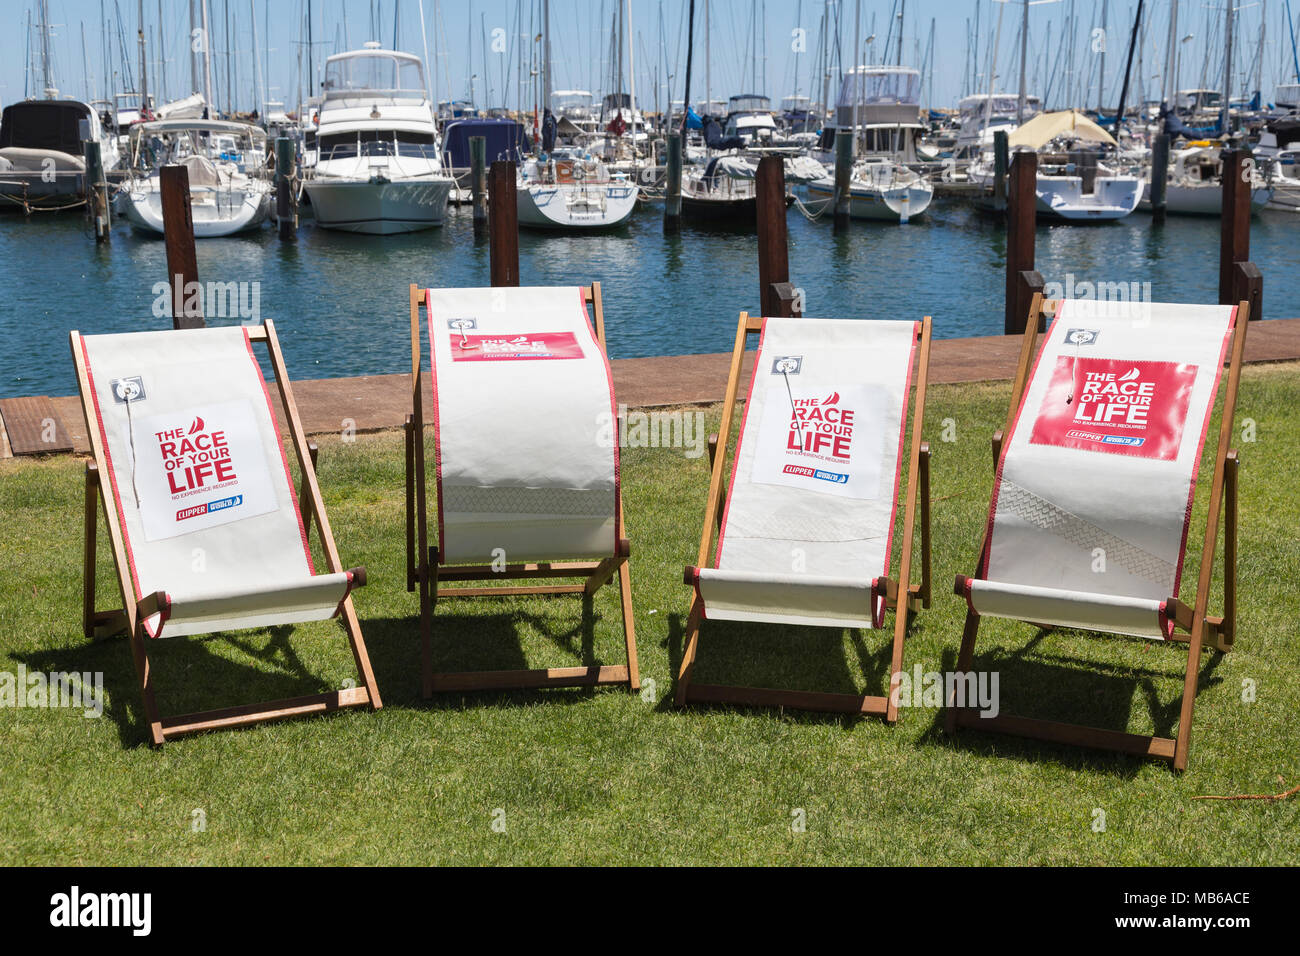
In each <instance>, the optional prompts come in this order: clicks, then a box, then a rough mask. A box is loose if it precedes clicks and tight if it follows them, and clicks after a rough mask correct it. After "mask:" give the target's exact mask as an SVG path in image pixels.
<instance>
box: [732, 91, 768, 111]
mask: <svg viewBox="0 0 1300 956" xmlns="http://www.w3.org/2000/svg"><path fill="white" fill-rule="evenodd" d="M727 111H728V112H730V113H770V112H771V111H772V101H771V100H770V99H768V98H767V97H766V96H764V95H763V94H762V93H740V94H738V95H736V96H733V97H731V99H729V100H727Z"/></svg>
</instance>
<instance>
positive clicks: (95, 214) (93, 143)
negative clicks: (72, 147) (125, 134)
mask: <svg viewBox="0 0 1300 956" xmlns="http://www.w3.org/2000/svg"><path fill="white" fill-rule="evenodd" d="M81 150H82V156H83V157H84V159H85V161H86V209H87V213H88V216H89V218H90V224H91V226H92V227H93V228H94V230H95V241H96V242H108V240H109V238H110V237H111V236H112V234H113V232H112V231H113V212H112V210H111V209H109V206H108V181H107V179H106V178H105V176H104V160H103V154H102V152H101V151H100V145H99V142H98V141H97V140H93V139H88V140H86V141H85V142H83V143H82V144H81Z"/></svg>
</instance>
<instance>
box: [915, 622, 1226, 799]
mask: <svg viewBox="0 0 1300 956" xmlns="http://www.w3.org/2000/svg"><path fill="white" fill-rule="evenodd" d="M989 623H990V622H989V621H986V622H985V623H984V625H983V626H982V627H981V631H982V632H984V638H985V646H986V649H985V650H984V651H982V652H981V651H980V650H979V648H978V647H977V649H976V653H975V658H974V661H973V662H972V669H973V670H974V671H975V672H976V673H977V674H978V673H991V672H996V673H997V674H998V685H999V686H998V697H999V712H1000V713H1012V714H1015V715H1016V716H1017V717H1030V718H1040V719H1044V720H1058V721H1063V722H1066V723H1071V724H1079V725H1083V726H1088V727H1098V728H1101V729H1105V730H1116V731H1121V732H1136V733H1143V734H1146V733H1150V734H1153V735H1154V736H1157V737H1173V736H1174V731H1175V729H1176V728H1177V724H1178V717H1179V710H1180V707H1181V704H1182V693H1181V684H1182V679H1183V673H1184V667H1185V665H1186V660H1187V658H1186V653H1187V645H1186V644H1183V643H1174V642H1170V645H1171V646H1164V645H1165V642H1162V641H1151V642H1150V645H1151V646H1150V648H1149V653H1150V654H1151V655H1152V665H1151V666H1140V667H1133V666H1130V665H1128V664H1112V663H1109V662H1106V661H1101V660H1095V659H1088V658H1082V657H1076V656H1072V655H1071V654H1068V653H1064V652H1053V651H1051V650H1044V649H1043V645H1044V644H1045V643H1046V642H1047V641H1048V639H1049V638H1050V637H1051V635H1052V634H1053V633H1057V632H1061V633H1066V634H1077V633H1086V632H1074V631H1070V630H1069V629H1066V628H1051V627H1038V628H1036V630H1035V631H1034V634H1033V636H1032V637H1031V638H1030V639H1029V640H1028V641H1027V642H1025V643H1023V644H1021V645H1020V646H1018V647H1015V648H1008V647H1006V646H1005V644H1002V643H1000V642H1004V641H1014V640H1016V639H1017V635H1016V634H1014V633H1008V632H1007V631H999V632H997V633H996V634H993V633H990V632H989V631H988V624H989ZM998 623H1001V624H1004V625H1009V626H1010V627H1015V624H1014V622H1005V621H999V622H998ZM990 639H992V640H990ZM1089 639H1091V640H1095V641H1099V642H1102V641H1105V642H1110V641H1129V640H1140V638H1137V639H1130V638H1126V637H1122V636H1113V635H1089ZM995 642H999V643H995ZM1208 656H1209V660H1202V661H1201V662H1200V668H1199V671H1198V674H1197V691H1198V696H1199V694H1200V693H1202V692H1204V691H1205V690H1207V689H1208V688H1211V687H1214V686H1215V685H1216V684H1218V683H1220V682H1221V681H1222V680H1223V678H1221V677H1218V676H1216V675H1215V672H1216V671H1217V670H1218V668H1219V665H1220V663H1221V662H1222V659H1223V654H1221V653H1218V652H1213V653H1211V654H1209V655H1208ZM956 668H957V649H956V648H955V647H950V648H948V649H946V650H945V651H944V653H943V672H944V673H951V672H953V671H955V670H956ZM1161 684H1166V685H1168V684H1177V685H1179V687H1180V689H1179V691H1177V692H1175V693H1173V694H1172V695H1169V693H1168V691H1166V692H1165V694H1164V695H1162V693H1161V688H1160V685H1161ZM1162 696H1163V699H1162ZM1135 697H1136V698H1137V700H1138V701H1140V702H1141V703H1143V704H1145V707H1146V714H1147V721H1146V727H1144V728H1141V729H1138V730H1136V731H1130V728H1129V719H1130V717H1131V716H1132V714H1133V702H1134V699H1135ZM944 717H945V711H944V709H942V708H941V709H939V710H938V711H936V712H935V716H934V720H933V721H932V723H931V726H930V727H929V728H928V729H927V731H926V732H925V734H924V735H923V736H922V737H921V739H920V740H919V741H918V744H935V743H941V742H943V741H949V742H951V743H952V744H954V745H955V746H956V747H957V748H960V749H961V750H964V751H967V752H970V753H975V754H980V755H982V756H998V757H1012V758H1015V759H1018V760H1025V761H1029V762H1036V761H1039V760H1042V759H1043V758H1045V757H1048V758H1051V757H1055V758H1056V759H1057V760H1059V761H1060V762H1061V763H1063V764H1068V765H1070V766H1072V767H1076V768H1082V767H1087V768H1091V769H1094V770H1105V771H1108V772H1119V773H1120V774H1122V775H1123V776H1126V777H1131V776H1135V775H1136V774H1137V773H1138V771H1139V770H1140V769H1141V768H1142V767H1143V766H1144V765H1146V764H1148V763H1150V762H1151V758H1148V757H1140V756H1133V755H1129V754H1123V753H1118V752H1114V751H1107V750H1097V749H1093V748H1090V747H1081V746H1076V745H1071V744H1059V743H1054V742H1052V741H1047V740H1037V739H1034V738H1029V737H1018V736H1015V735H1012V734H1004V733H1000V732H998V731H985V730H981V729H980V728H979V726H978V723H976V724H975V725H974V726H967V727H962V728H960V729H958V731H957V733H956V734H955V735H952V736H950V735H948V734H947V733H945V731H944Z"/></svg>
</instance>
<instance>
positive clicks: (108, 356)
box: [73, 326, 351, 637]
mask: <svg viewBox="0 0 1300 956" xmlns="http://www.w3.org/2000/svg"><path fill="white" fill-rule="evenodd" d="M73 335H74V336H75V335H78V333H76V332H74V333H73ZM80 340H81V347H82V352H83V354H84V355H85V358H86V372H87V377H88V379H89V383H90V388H91V392H92V395H91V398H92V401H91V405H92V407H93V408H94V410H95V418H96V419H97V420H96V421H92V422H90V423H89V425H90V427H91V428H93V429H96V430H98V432H99V435H100V439H101V441H102V443H103V447H104V452H105V456H106V458H107V462H108V470H109V474H107V475H104V476H101V481H103V482H105V484H106V487H107V489H108V490H109V491H110V492H111V498H112V500H113V502H114V504H115V506H116V508H117V513H118V518H119V521H120V524H121V527H122V534H123V537H124V538H125V546H126V554H127V558H128V561H129V563H130V566H131V577H132V580H133V582H134V584H135V591H136V594H137V595H138V596H139V597H145V596H146V595H149V594H152V593H153V592H155V591H164V592H166V594H167V596H168V599H169V606H168V607H167V608H166V609H164V611H163V612H162V613H161V614H158V615H155V616H154V617H153V618H151V619H150V620H148V621H146V622H145V626H146V629H147V631H148V633H149V634H150V635H151V636H152V637H163V636H167V637H174V636H180V635H186V634H206V633H210V632H212V631H219V630H231V629H236V628H248V627H269V626H273V625H279V624H293V623H298V622H301V621H311V620H322V619H325V618H329V617H332V616H333V615H334V614H336V613H337V611H338V608H339V605H340V603H341V602H342V601H343V599H344V598H345V597H346V596H347V593H348V590H349V588H350V586H351V580H350V576H349V574H348V573H347V572H339V573H335V574H321V575H317V574H315V573H314V569H313V567H312V560H311V552H310V551H309V550H308V547H307V538H306V535H305V533H304V530H303V523H302V516H301V515H300V514H299V511H298V502H297V498H296V496H295V495H294V493H293V490H292V488H291V486H290V478H289V465H288V461H287V459H286V458H285V455H284V449H283V447H282V446H281V444H280V435H279V430H278V428H277V427H276V419H275V410H274V408H273V407H272V405H271V398H270V394H269V392H268V391H267V389H266V384H265V382H264V381H263V379H262V370H261V368H260V367H259V366H258V364H257V360H256V359H255V358H254V356H253V350H252V343H251V342H250V340H249V337H248V332H247V330H246V329H244V328H243V327H238V326H236V327H227V328H207V329H186V330H178V331H168V332H130V333H124V334H118V335H85V336H80Z"/></svg>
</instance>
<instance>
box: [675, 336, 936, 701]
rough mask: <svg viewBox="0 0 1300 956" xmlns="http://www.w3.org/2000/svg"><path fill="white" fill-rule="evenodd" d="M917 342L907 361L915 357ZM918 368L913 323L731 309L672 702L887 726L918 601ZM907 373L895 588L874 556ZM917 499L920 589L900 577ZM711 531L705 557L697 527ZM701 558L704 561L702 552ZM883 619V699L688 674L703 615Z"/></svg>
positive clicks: (923, 461)
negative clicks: (865, 719) (731, 334)
mask: <svg viewBox="0 0 1300 956" xmlns="http://www.w3.org/2000/svg"><path fill="white" fill-rule="evenodd" d="M750 333H760V334H761V338H760V341H759V347H758V355H757V357H756V358H755V360H754V371H753V376H752V378H751V380H750V385H749V393H748V398H747V399H746V401H745V414H744V418H743V420H742V423H741V426H740V436H739V438H738V440H737V444H736V449H735V453H734V456H733V461H732V467H731V477H730V481H729V482H728V481H727V480H726V478H725V474H726V470H727V459H728V455H727V448H726V446H727V443H728V436H729V435H730V432H731V422H732V416H733V414H734V412H735V407H736V397H737V393H738V391H739V387H740V377H741V363H742V359H743V357H744V351H745V341H746V337H747V336H748V335H749V334H750ZM918 348H919V361H918V359H917V354H918ZM929 362H930V318H929V316H927V317H926V318H925V319H924V321H922V322H896V321H854V320H835V319H781V318H768V319H760V318H751V317H750V316H749V315H748V314H747V313H743V312H742V313H741V315H740V321H739V323H738V325H737V327H736V342H735V347H734V349H733V350H732V353H731V373H730V377H729V380H728V383H727V394H726V399H725V403H724V404H723V407H722V424H721V426H720V429H719V433H718V434H719V435H720V436H722V437H721V441H722V448H721V449H720V450H719V449H718V447H717V436H714V437H713V438H711V439H710V447H709V452H710V457H711V460H712V475H711V477H710V480H709V492H708V499H707V501H706V503H705V512H704V530H703V533H702V534H701V537H700V551H699V560H698V561H697V563H696V564H695V565H694V566H690V567H687V568H686V571H685V575H684V580H685V583H686V584H687V585H688V586H690V587H692V588H694V595H693V598H692V601H691V607H690V614H689V616H688V618H687V623H686V630H685V634H684V650H683V653H682V661H681V669H680V672H679V674H678V678H677V690H676V702H677V704H678V705H679V706H680V705H684V704H686V703H688V702H695V701H698V702H706V701H707V702H716V703H727V704H758V705H764V706H772V707H778V706H779V707H792V708H797V709H802V710H815V711H828V712H833V713H853V714H859V713H861V714H873V715H877V716H881V717H884V718H885V719H886V720H887V721H889V722H890V723H893V722H894V721H895V720H897V719H898V700H897V695H896V694H895V693H894V692H893V691H894V688H895V685H896V682H897V675H898V674H900V673H901V670H902V666H903V639H904V636H905V634H906V631H907V617H908V612H911V611H915V610H917V609H918V608H919V607H928V606H929V603H930V583H929V582H930V506H929V490H928V489H929V473H930V467H929V461H930V449H929V445H928V444H927V443H926V442H924V441H922V440H921V426H922V422H923V417H924V413H925V389H926V379H927V377H928V371H929ZM914 365H917V367H918V368H919V371H918V373H917V378H916V398H915V404H914V406H913V411H912V446H911V453H910V456H909V461H908V473H907V475H908V480H907V498H906V505H905V510H904V518H903V542H902V544H903V546H902V558H901V561H900V565H899V573H898V579H897V580H894V579H893V578H890V577H889V569H890V551H891V547H892V544H893V536H894V520H895V516H896V509H897V506H898V480H899V476H900V473H901V469H902V463H903V436H904V433H905V431H906V426H907V405H908V399H909V391H910V390H911V383H912V369H913V366H914ZM918 497H919V498H920V502H921V540H922V544H921V566H922V572H921V582H920V583H919V584H912V583H911V574H912V538H913V532H914V529H915V525H916V504H917V499H918ZM715 526H716V528H717V549H716V553H713V547H712V545H713V533H714V528H715ZM711 553H713V561H712V563H709V558H710V555H711ZM891 608H892V609H894V610H895V612H896V613H895V618H894V643H893V653H892V659H891V667H890V672H889V673H890V684H891V687H890V691H891V692H890V693H889V694H888V695H886V696H871V695H862V694H848V693H822V692H812V691H795V690H783V689H776V688H759V687H735V686H723V685H717V684H700V683H695V682H694V681H693V680H692V677H693V673H694V669H695V662H696V655H697V653H698V649H699V638H700V629H701V625H702V623H703V621H704V620H706V619H710V620H729V621H753V622H760V623H769V624H786V625H811V626H816V627H834V628H846V627H851V628H879V627H882V626H883V623H884V614H885V611H886V609H891Z"/></svg>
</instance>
